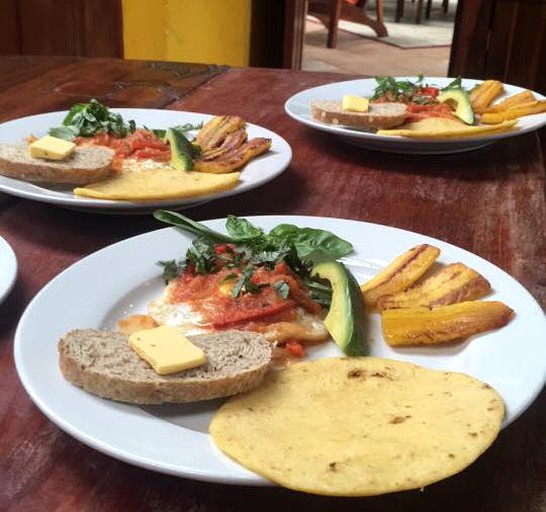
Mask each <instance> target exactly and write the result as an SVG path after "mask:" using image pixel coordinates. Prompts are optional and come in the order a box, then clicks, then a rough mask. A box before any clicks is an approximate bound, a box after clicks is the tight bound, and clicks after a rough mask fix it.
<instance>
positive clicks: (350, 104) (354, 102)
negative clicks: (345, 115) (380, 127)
mask: <svg viewBox="0 0 546 512" xmlns="http://www.w3.org/2000/svg"><path fill="white" fill-rule="evenodd" d="M341 108H342V109H343V110H351V111H353V112H368V110H369V109H370V101H369V100H368V98H363V97H362V96H355V95H353V94H345V96H343V99H342V100H341Z"/></svg>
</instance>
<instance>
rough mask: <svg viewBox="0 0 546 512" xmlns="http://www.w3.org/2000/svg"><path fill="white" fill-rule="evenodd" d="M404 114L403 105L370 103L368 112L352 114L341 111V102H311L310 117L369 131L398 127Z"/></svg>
mask: <svg viewBox="0 0 546 512" xmlns="http://www.w3.org/2000/svg"><path fill="white" fill-rule="evenodd" d="M406 112H407V107H406V105H404V104H403V103H370V107H369V110H368V112H354V111H350V110H343V108H342V106H341V101H334V100H323V101H312V102H311V115H312V117H313V119H315V120H316V121H320V122H321V123H326V124H332V125H338V126H348V127H351V128H358V129H361V130H370V131H375V130H380V129H385V128H393V127H395V126H400V125H401V124H403V123H404V120H405V118H406Z"/></svg>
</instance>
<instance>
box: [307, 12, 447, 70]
mask: <svg viewBox="0 0 546 512" xmlns="http://www.w3.org/2000/svg"><path fill="white" fill-rule="evenodd" d="M389 14H390V13H388V12H387V13H386V17H385V19H386V20H387V21H392V20H390V18H388V17H387V16H388V15H389ZM402 21H405V20H402ZM412 21H413V20H407V22H408V23H411V22H412ZM423 23H426V21H424V22H423ZM326 35H327V32H326V29H325V28H324V27H323V26H322V25H319V24H317V23H313V22H311V23H310V22H308V23H307V28H306V37H305V46H304V50H303V63H302V68H303V69H306V70H312V71H334V72H339V73H349V74H363V75H369V76H374V75H393V76H396V75H398V76H400V75H415V74H418V73H423V74H424V75H425V76H426V75H428V76H447V70H448V65H449V54H450V47H449V46H433V47H427V48H400V47H398V46H394V45H392V44H386V43H382V42H378V41H377V40H375V39H374V38H369V37H362V36H360V35H356V34H354V33H350V32H347V31H344V30H341V31H339V32H338V44H337V47H336V48H333V49H330V48H326Z"/></svg>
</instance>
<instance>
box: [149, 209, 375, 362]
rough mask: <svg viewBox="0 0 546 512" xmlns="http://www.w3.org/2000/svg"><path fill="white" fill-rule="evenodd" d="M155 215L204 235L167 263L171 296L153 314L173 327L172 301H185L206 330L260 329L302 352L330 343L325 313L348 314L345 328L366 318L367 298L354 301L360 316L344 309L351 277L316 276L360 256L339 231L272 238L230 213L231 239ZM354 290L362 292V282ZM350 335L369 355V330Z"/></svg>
mask: <svg viewBox="0 0 546 512" xmlns="http://www.w3.org/2000/svg"><path fill="white" fill-rule="evenodd" d="M154 216H155V217H156V218H157V219H158V220H160V221H163V222H166V223H168V224H171V225H174V226H175V227H177V228H179V229H181V230H182V231H184V232H187V233H191V234H193V235H196V236H197V238H196V239H195V240H194V241H193V244H192V246H191V247H190V248H189V249H188V251H187V252H186V255H185V257H183V258H181V259H180V260H170V261H161V262H159V264H160V265H161V266H162V267H163V269H164V274H163V276H164V278H165V280H166V282H168V287H167V291H168V293H167V297H166V299H165V298H164V299H163V302H160V303H159V304H156V303H154V306H153V308H152V310H151V311H152V313H151V314H152V316H154V315H155V316H156V317H159V316H161V319H162V320H161V321H164V322H165V321H167V322H168V321H169V319H167V320H165V315H164V314H163V309H162V308H164V307H165V301H167V304H168V306H169V307H175V306H176V304H178V303H181V304H184V305H185V307H190V309H195V310H197V311H199V313H200V314H201V316H202V323H201V324H200V325H203V323H205V324H206V325H208V326H209V328H212V329H225V328H237V329H249V330H256V331H258V332H263V333H264V335H265V336H266V337H267V338H268V339H270V340H271V341H275V342H277V343H280V344H281V345H283V346H284V345H285V344H286V346H287V347H290V348H292V349H294V342H317V341H323V340H324V339H325V337H324V334H325V335H326V338H327V334H328V333H327V331H326V329H325V328H324V325H323V323H322V319H321V315H320V314H321V312H322V308H323V307H326V308H329V309H330V311H332V312H334V311H337V310H341V309H343V310H344V314H343V315H342V316H341V317H339V318H338V319H337V320H338V321H337V324H338V325H341V323H345V322H347V325H348V323H350V322H352V321H353V319H350V318H347V316H346V315H349V314H352V313H353V311H354V312H355V314H357V315H358V316H357V318H355V319H354V321H355V325H356V324H357V322H360V320H361V319H363V317H364V309H363V307H361V303H362V299H361V297H356V296H355V297H353V302H352V303H354V304H359V305H360V307H355V309H354V310H351V308H350V304H349V308H347V306H346V304H344V303H343V300H344V299H345V297H344V296H343V293H342V289H343V290H347V289H348V286H349V285H348V284H347V283H348V282H349V277H347V276H345V279H341V278H342V277H343V276H342V275H341V274H337V275H335V276H333V277H332V275H330V274H328V275H324V276H323V275H321V276H320V277H321V278H323V277H326V278H327V279H330V278H332V279H333V282H330V281H328V280H324V279H321V278H319V277H318V276H316V275H315V273H314V272H312V269H313V267H314V266H315V265H317V264H319V265H328V263H332V265H334V266H336V265H340V264H338V263H333V262H335V260H337V259H338V258H340V257H342V256H345V255H347V254H350V253H351V252H352V250H353V247H352V245H351V244H350V243H349V242H347V241H345V240H343V239H341V238H339V237H337V236H336V235H334V234H333V233H330V232H328V231H325V230H321V229H313V228H300V227H297V226H294V225H291V224H280V225H278V226H276V227H275V228H273V229H272V230H271V231H269V232H268V233H266V232H265V231H264V230H263V229H261V228H259V227H257V226H255V225H253V224H252V223H251V222H249V221H248V220H247V219H243V218H239V217H235V216H233V215H230V216H228V218H227V221H226V231H227V234H224V233H219V232H216V231H214V230H211V229H210V228H208V227H207V226H205V225H203V224H201V223H199V222H195V221H193V220H191V219H189V218H187V217H185V216H183V215H182V214H179V213H176V212H170V211H165V210H158V211H156V212H155V213H154ZM315 268H316V267H315ZM345 272H347V271H345ZM334 277H335V278H336V279H334ZM350 277H351V278H352V276H350ZM352 279H353V280H354V278H352ZM351 283H352V282H351ZM352 284H353V288H355V289H356V290H358V286H357V285H356V282H354V283H352ZM332 288H333V289H334V294H332ZM336 290H338V292H336ZM357 295H358V294H357ZM358 300H359V301H360V302H358ZM157 311H159V313H157ZM186 316H187V315H186ZM334 316H335V315H334ZM169 318H170V317H169ZM316 322H320V326H321V327H320V328H319V327H318V326H315V324H316ZM186 323H187V322H186ZM335 323H336V322H333V323H330V326H332V325H334V324H335ZM358 325H359V326H360V325H361V324H358ZM326 327H328V323H327V325H326ZM342 328H344V327H342ZM337 329H338V327H335V326H334V330H337ZM349 331H351V332H349ZM331 332H332V331H331ZM347 333H348V334H347V340H346V341H343V343H341V345H342V348H343V350H344V351H345V352H346V353H348V354H353V355H354V354H357V353H358V354H360V355H362V354H364V353H365V352H366V348H365V343H366V341H367V340H366V338H365V333H364V329H363V328H360V329H357V330H355V332H354V333H352V327H351V328H350V329H348V330H347ZM351 333H352V334H351ZM336 341H337V340H336ZM349 342H350V343H349ZM292 351H293V352H297V350H292Z"/></svg>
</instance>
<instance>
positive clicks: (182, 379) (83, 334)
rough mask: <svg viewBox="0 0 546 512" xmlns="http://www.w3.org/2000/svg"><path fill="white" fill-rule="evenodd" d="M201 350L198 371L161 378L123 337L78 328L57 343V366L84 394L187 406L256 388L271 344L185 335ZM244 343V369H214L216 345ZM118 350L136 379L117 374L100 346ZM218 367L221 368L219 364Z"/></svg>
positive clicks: (241, 336) (247, 337) (245, 335)
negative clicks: (247, 353)
mask: <svg viewBox="0 0 546 512" xmlns="http://www.w3.org/2000/svg"><path fill="white" fill-rule="evenodd" d="M189 338H190V339H191V341H192V342H193V343H194V344H196V345H198V346H200V347H201V348H202V349H203V350H204V352H205V356H206V357H207V364H206V365H205V367H203V368H202V369H193V370H186V371H183V372H179V373H176V374H172V375H164V376H162V375H159V374H157V373H155V371H154V370H153V369H152V368H151V367H150V366H149V365H148V363H146V362H145V361H144V360H142V359H140V357H139V356H138V355H137V354H136V353H135V352H134V351H133V350H132V349H131V348H130V347H129V346H128V344H127V336H126V335H124V334H121V333H115V332H107V331H98V330H94V329H80V330H74V331H71V332H69V333H67V334H66V335H65V336H63V338H61V340H60V341H59V345H58V350H59V366H60V370H61V373H62V374H63V376H64V377H65V379H66V380H68V381H69V382H71V383H72V384H74V385H76V386H78V387H80V388H82V389H84V390H85V391H87V392H89V393H92V394H95V395H98V396H100V397H103V398H109V399H111V400H117V401H120V402H127V403H133V404H159V403H186V402H195V401H200V400H210V399H213V398H220V397H225V396H230V395H234V394H238V393H242V392H244V391H248V390H250V389H252V388H254V387H256V386H258V385H259V384H260V383H261V382H262V380H263V378H264V377H265V375H266V374H267V372H268V371H269V367H270V363H271V356H272V345H271V344H270V343H268V342H267V341H266V340H265V338H263V336H261V335H260V334H256V333H250V332H238V331H228V332H224V333H212V334H204V335H198V336H191V337H189ZM222 343H224V344H226V343H227V344H232V345H233V346H234V347H233V348H234V349H236V348H237V345H238V344H242V345H245V344H248V345H249V346H250V349H251V350H252V351H253V352H252V354H253V355H254V356H255V360H248V361H246V363H247V364H246V365H244V367H243V368H236V369H235V368H233V371H231V372H229V371H228V372H226V368H225V367H221V369H220V370H217V369H214V368H211V367H212V366H217V365H216V363H217V362H218V361H215V358H217V357H220V355H219V354H218V353H216V351H215V348H214V347H215V344H222ZM104 344H108V346H109V347H108V349H109V350H110V354H111V353H112V352H111V351H112V350H114V351H116V354H117V356H119V357H120V358H121V359H122V360H123V361H125V362H126V364H127V366H128V367H129V365H130V367H131V368H133V369H134V370H135V374H138V375H135V376H127V375H126V374H122V373H121V372H120V370H121V368H119V366H120V365H119V364H117V363H115V364H114V365H111V364H110V362H109V361H108V357H109V354H108V351H105V352H104V355H103V356H101V355H100V349H101V346H103V345H104ZM82 346H86V347H87V348H89V347H90V346H91V348H92V349H93V350H95V349H96V350H95V352H94V354H93V358H91V359H90V360H86V358H85V357H82V354H81V352H80V351H79V350H80V349H81V347H82ZM220 366H221V365H220Z"/></svg>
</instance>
